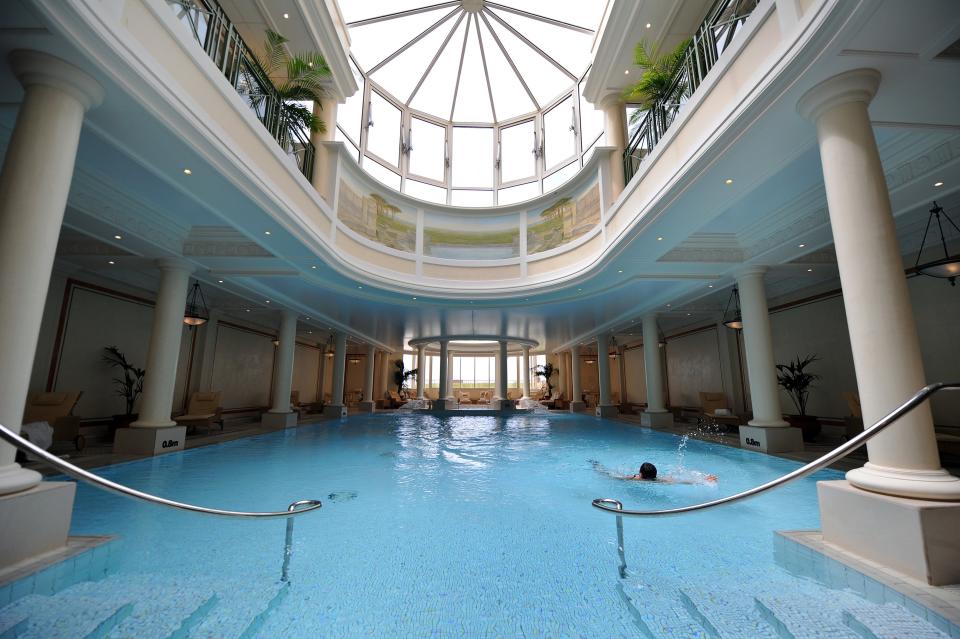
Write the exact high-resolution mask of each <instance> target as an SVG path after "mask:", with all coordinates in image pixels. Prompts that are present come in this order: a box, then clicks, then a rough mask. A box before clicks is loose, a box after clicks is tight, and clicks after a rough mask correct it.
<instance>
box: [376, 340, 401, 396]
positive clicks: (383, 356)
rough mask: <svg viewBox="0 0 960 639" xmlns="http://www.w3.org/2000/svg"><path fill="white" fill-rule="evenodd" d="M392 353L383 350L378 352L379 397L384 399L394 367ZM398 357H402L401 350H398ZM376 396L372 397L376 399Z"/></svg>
mask: <svg viewBox="0 0 960 639" xmlns="http://www.w3.org/2000/svg"><path fill="white" fill-rule="evenodd" d="M391 355H392V353H388V352H387V351H383V352H382V353H380V377H381V379H380V386H381V387H382V388H381V391H380V398H381V399H386V397H387V392H388V391H389V390H390V373H391V372H392V371H393V369H394V365H393V358H392V357H391ZM400 358H401V359H403V351H402V350H401V351H400ZM376 399H377V398H374V401H376Z"/></svg>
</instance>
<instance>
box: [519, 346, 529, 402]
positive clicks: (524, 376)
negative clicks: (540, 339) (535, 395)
mask: <svg viewBox="0 0 960 639" xmlns="http://www.w3.org/2000/svg"><path fill="white" fill-rule="evenodd" d="M520 366H521V367H523V370H522V371H520V374H521V377H520V379H521V384H522V386H523V399H530V347H529V346H524V347H523V358H522V360H521V362H520Z"/></svg>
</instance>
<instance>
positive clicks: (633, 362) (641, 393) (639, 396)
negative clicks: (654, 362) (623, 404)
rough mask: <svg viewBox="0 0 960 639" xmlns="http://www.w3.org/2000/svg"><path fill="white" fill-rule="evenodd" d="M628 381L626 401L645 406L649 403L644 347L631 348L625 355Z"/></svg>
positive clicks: (624, 360)
mask: <svg viewBox="0 0 960 639" xmlns="http://www.w3.org/2000/svg"><path fill="white" fill-rule="evenodd" d="M623 362H624V369H625V371H626V379H627V397H626V401H628V402H630V403H634V404H643V403H645V402H646V401H647V378H646V375H645V374H644V369H643V347H638V348H631V349H628V350H626V351H624V353H623Z"/></svg>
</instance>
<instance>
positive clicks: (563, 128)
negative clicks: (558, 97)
mask: <svg viewBox="0 0 960 639" xmlns="http://www.w3.org/2000/svg"><path fill="white" fill-rule="evenodd" d="M573 116H574V113H573V96H572V95H571V96H570V97H568V98H567V99H566V100H564V101H563V102H561V103H560V104H558V105H557V106H555V107H553V108H552V109H550V110H549V111H547V112H546V113H545V114H544V115H543V157H544V161H543V163H544V166H545V167H546V169H547V170H548V171H549V170H550V169H552V168H553V167H555V166H557V165H558V164H560V163H562V162H563V161H564V160H566V159H568V158H571V157H573V156H574V155H575V154H576V152H577V151H576V146H575V145H576V136H575V135H574V128H575V127H574V117H573ZM544 188H546V187H544Z"/></svg>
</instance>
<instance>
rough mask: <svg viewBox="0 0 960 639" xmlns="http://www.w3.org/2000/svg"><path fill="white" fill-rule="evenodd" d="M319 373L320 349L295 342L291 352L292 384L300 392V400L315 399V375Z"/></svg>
mask: <svg viewBox="0 0 960 639" xmlns="http://www.w3.org/2000/svg"><path fill="white" fill-rule="evenodd" d="M319 375H320V350H319V349H318V348H316V347H313V346H306V345H304V344H297V347H296V350H295V351H294V353H293V385H292V386H291V390H295V391H299V392H300V401H301V402H315V401H317V377H318V376H319Z"/></svg>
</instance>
